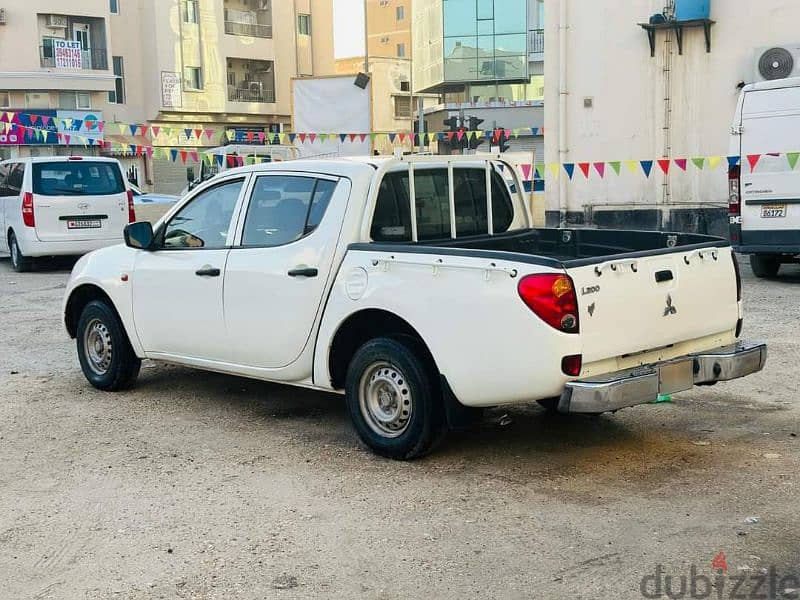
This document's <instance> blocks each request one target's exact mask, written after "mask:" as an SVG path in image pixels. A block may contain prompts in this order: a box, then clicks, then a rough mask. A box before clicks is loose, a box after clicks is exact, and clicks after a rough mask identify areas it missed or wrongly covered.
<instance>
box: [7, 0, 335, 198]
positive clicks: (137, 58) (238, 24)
mask: <svg viewBox="0 0 800 600" xmlns="http://www.w3.org/2000/svg"><path fill="white" fill-rule="evenodd" d="M22 4H23V3H21V2H13V3H12V2H9V1H6V2H3V1H2V0H0V8H4V9H5V10H4V15H5V25H0V110H2V109H5V110H6V111H15V112H31V113H36V114H52V115H53V116H58V115H61V114H63V115H69V116H71V117H74V118H75V119H78V120H80V121H83V122H84V123H85V122H87V121H88V123H89V124H90V125H94V126H95V127H97V125H96V123H97V122H99V121H104V122H106V123H112V122H115V123H139V124H145V125H148V126H151V127H152V126H157V127H162V128H167V129H171V128H175V129H176V130H183V129H203V130H212V131H214V135H213V136H207V135H203V136H201V138H200V139H196V137H194V136H193V137H191V139H189V138H187V137H186V136H183V135H178V134H173V135H165V134H164V133H163V132H162V133H160V135H159V136H158V137H155V138H153V137H152V135H149V136H145V137H144V138H143V137H142V136H141V135H139V132H132V131H120V130H119V129H118V128H108V129H107V130H106V131H104V132H102V134H101V133H100V132H81V133H80V135H82V136H85V135H88V134H89V133H94V134H95V135H97V137H101V135H102V137H103V138H104V139H105V140H106V141H112V142H115V143H116V144H121V145H125V146H128V147H129V146H130V145H134V146H136V145H154V146H163V147H181V148H187V149H198V148H201V147H213V146H218V145H222V144H223V143H224V142H225V141H226V140H227V139H228V137H229V135H231V136H234V139H237V140H244V139H246V137H247V134H248V133H249V132H253V133H258V132H264V133H277V132H281V131H284V130H288V129H290V127H291V97H290V95H291V92H290V90H291V85H290V82H291V80H292V78H295V77H306V76H313V75H326V74H332V73H334V71H335V66H334V59H333V30H332V11H333V6H332V5H333V0H70V2H68V3H65V2H63V1H62V0H30V1H26V2H25V3H24V6H23V5H22ZM65 45H67V46H68V47H69V48H71V50H70V52H71V53H72V54H70V56H72V55H74V56H75V57H77V58H76V59H73V60H72V61H67V60H64V59H63V55H64V52H63V51H62V50H61V49H62V48H63V47H64V46H65ZM73 48H74V49H73ZM151 131H152V130H151ZM229 132H232V133H229ZM57 137H58V136H57V135H56V133H54V134H53V135H52V136H48V138H47V139H46V140H29V139H27V140H26V139H22V140H20V139H19V138H18V137H15V138H14V139H13V140H10V139H9V138H8V136H6V139H5V141H3V140H0V156H18V155H19V156H26V155H30V154H44V153H59V152H63V153H74V152H92V153H97V152H99V151H100V150H99V149H97V148H89V149H84V148H83V146H82V145H81V146H77V147H75V146H72V147H69V146H68V145H67V144H66V142H65V141H61V142H60V143H59V142H58V141H57ZM116 147H117V148H119V147H120V146H116ZM103 152H107V151H105V150H103ZM118 154H119V155H120V156H121V157H122V158H124V159H125V160H126V162H128V163H130V164H131V165H132V166H135V167H137V168H138V169H139V171H140V172H141V176H140V177H139V179H140V183H141V184H142V185H143V186H144V187H149V184H152V183H153V182H156V181H158V182H159V184H160V185H161V188H162V189H164V190H165V191H175V190H177V189H179V186H180V184H181V180H185V168H184V166H183V165H180V164H178V165H175V164H172V163H170V162H168V161H155V162H154V161H152V160H148V159H143V158H141V157H129V156H126V154H127V153H125V152H118Z"/></svg>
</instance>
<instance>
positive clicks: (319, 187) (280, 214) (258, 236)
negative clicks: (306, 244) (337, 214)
mask: <svg viewBox="0 0 800 600" xmlns="http://www.w3.org/2000/svg"><path fill="white" fill-rule="evenodd" d="M335 189H336V182H334V181H329V180H326V179H316V178H314V177H298V176H291V175H265V176H262V177H259V178H258V179H257V180H256V183H255V186H254V188H253V195H252V196H251V198H250V204H249V206H248V207H247V216H246V217H245V222H244V232H243V233H242V246H244V247H274V246H283V245H285V244H290V243H292V242H294V241H297V240H299V239H300V238H302V237H304V236H306V235H309V234H310V233H312V232H313V231H314V230H315V229H316V228H317V227H319V225H320V223H321V222H322V218H323V217H324V216H325V211H326V210H327V208H328V204H329V203H330V200H331V198H332V197H333V192H334V190H335Z"/></svg>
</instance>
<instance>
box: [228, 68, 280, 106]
mask: <svg viewBox="0 0 800 600" xmlns="http://www.w3.org/2000/svg"><path fill="white" fill-rule="evenodd" d="M227 65H228V100H229V101H230V102H259V103H264V104H271V103H273V102H275V63H273V62H272V61H271V60H248V59H243V58H228V59H227Z"/></svg>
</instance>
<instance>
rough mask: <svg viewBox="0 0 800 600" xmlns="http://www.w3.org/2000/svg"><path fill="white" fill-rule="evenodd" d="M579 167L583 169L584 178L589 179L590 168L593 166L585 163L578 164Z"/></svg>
mask: <svg viewBox="0 0 800 600" xmlns="http://www.w3.org/2000/svg"><path fill="white" fill-rule="evenodd" d="M578 166H579V167H580V168H581V171H582V172H583V176H584V177H586V179H589V167H590V166H591V165H590V164H589V163H587V162H583V163H578Z"/></svg>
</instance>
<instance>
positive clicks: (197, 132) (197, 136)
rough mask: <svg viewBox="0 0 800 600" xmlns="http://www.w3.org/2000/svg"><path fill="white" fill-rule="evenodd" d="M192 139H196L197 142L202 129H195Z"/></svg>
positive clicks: (201, 134) (201, 135)
mask: <svg viewBox="0 0 800 600" xmlns="http://www.w3.org/2000/svg"><path fill="white" fill-rule="evenodd" d="M194 137H196V138H197V139H198V140H199V139H200V138H201V137H203V130H202V129H195V130H194Z"/></svg>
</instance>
